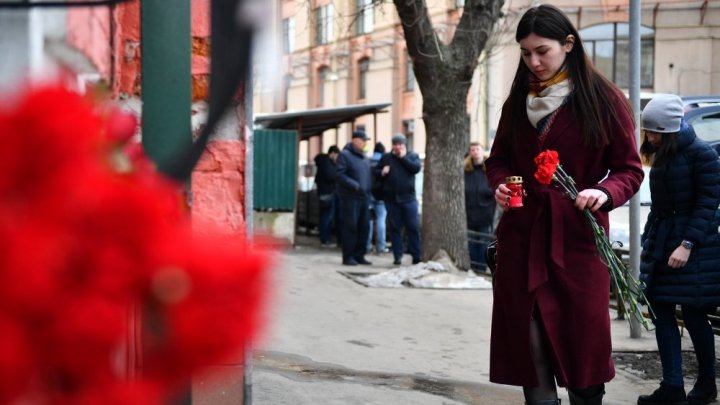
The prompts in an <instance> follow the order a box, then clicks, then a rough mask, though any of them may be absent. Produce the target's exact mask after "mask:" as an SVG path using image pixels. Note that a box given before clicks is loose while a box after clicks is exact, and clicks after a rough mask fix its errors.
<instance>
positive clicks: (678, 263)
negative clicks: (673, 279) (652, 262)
mask: <svg viewBox="0 0 720 405" xmlns="http://www.w3.org/2000/svg"><path fill="white" fill-rule="evenodd" d="M689 257H690V249H685V248H684V247H682V245H681V246H678V247H676V248H675V250H674V251H673V252H672V254H671V255H670V258H669V259H668V266H670V267H672V268H673V269H679V268H680V267H685V265H686V264H687V262H688V258H689Z"/></svg>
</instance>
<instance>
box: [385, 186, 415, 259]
mask: <svg viewBox="0 0 720 405" xmlns="http://www.w3.org/2000/svg"><path fill="white" fill-rule="evenodd" d="M385 207H387V211H388V219H389V220H390V226H391V227H392V232H391V233H390V240H391V241H392V249H393V256H394V257H395V260H400V259H401V258H402V256H403V253H404V250H403V236H402V230H403V228H405V231H406V232H407V237H408V251H409V252H410V255H411V256H412V258H413V262H419V261H420V218H419V217H418V202H417V200H412V201H407V202H402V203H398V202H394V201H388V200H386V201H385Z"/></svg>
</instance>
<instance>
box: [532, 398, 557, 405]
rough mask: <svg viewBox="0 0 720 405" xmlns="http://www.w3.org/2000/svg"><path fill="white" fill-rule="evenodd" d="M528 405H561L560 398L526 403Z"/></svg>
mask: <svg viewBox="0 0 720 405" xmlns="http://www.w3.org/2000/svg"><path fill="white" fill-rule="evenodd" d="M525 404H526V405H560V398H558V399H544V400H542V401H530V402H525Z"/></svg>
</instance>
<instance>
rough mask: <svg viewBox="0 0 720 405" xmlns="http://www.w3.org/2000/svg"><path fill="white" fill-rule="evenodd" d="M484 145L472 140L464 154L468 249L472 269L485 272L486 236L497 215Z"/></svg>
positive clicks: (489, 232)
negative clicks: (465, 154)
mask: <svg viewBox="0 0 720 405" xmlns="http://www.w3.org/2000/svg"><path fill="white" fill-rule="evenodd" d="M483 153H484V152H483V147H482V145H480V143H478V142H472V143H471V144H470V149H469V152H468V156H467V157H466V158H465V162H464V164H463V168H464V170H465V215H466V217H467V227H468V249H469V251H470V269H471V270H473V271H474V272H476V273H484V272H485V270H486V267H487V264H486V263H485V249H487V244H488V241H487V239H486V238H487V237H488V235H490V234H491V233H492V224H493V218H494V217H495V205H496V204H495V195H494V193H493V190H492V187H490V182H489V181H488V178H487V175H486V174H485V157H484V156H483Z"/></svg>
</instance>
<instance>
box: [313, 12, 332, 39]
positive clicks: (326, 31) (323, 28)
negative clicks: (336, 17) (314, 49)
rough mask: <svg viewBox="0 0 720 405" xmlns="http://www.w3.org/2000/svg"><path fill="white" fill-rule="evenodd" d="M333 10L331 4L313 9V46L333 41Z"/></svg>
mask: <svg viewBox="0 0 720 405" xmlns="http://www.w3.org/2000/svg"><path fill="white" fill-rule="evenodd" d="M332 21H333V8H332V4H326V5H324V6H319V7H317V8H316V9H315V44H316V45H326V44H329V43H331V42H332V41H333V40H334V37H333V26H332Z"/></svg>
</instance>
